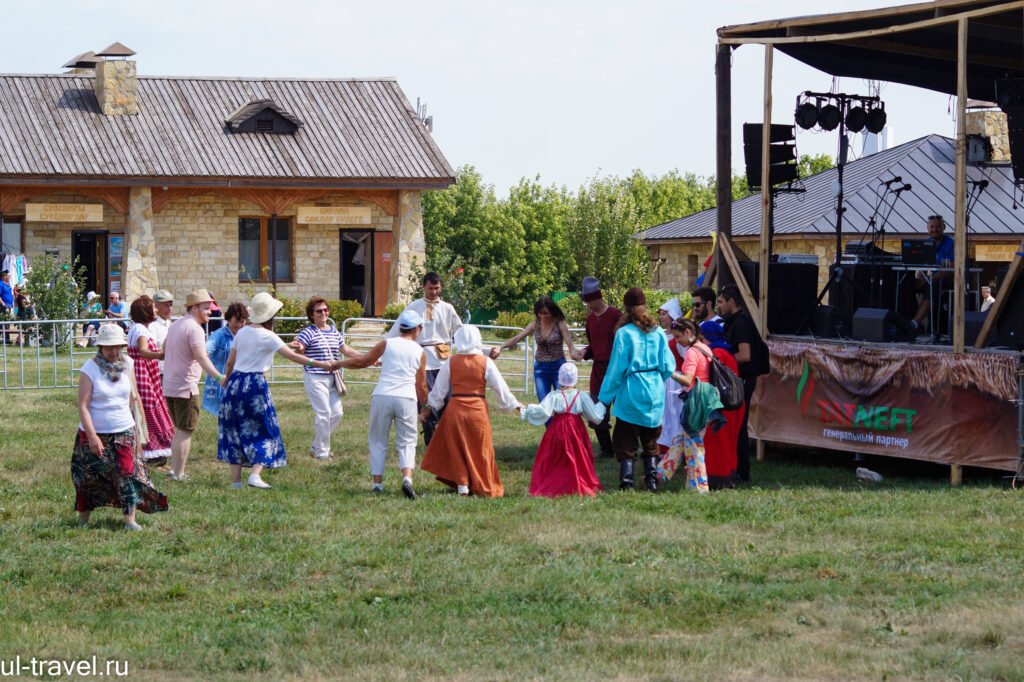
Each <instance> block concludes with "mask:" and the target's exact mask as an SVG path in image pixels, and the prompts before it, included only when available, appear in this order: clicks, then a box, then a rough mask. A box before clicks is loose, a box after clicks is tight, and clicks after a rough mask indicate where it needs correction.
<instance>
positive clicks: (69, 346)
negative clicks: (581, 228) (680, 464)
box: [0, 317, 589, 395]
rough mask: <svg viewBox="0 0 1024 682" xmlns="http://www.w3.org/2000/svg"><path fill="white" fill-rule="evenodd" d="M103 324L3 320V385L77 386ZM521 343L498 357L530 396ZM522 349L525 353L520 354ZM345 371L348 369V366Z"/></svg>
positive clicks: (292, 373) (276, 367)
mask: <svg viewBox="0 0 1024 682" xmlns="http://www.w3.org/2000/svg"><path fill="white" fill-rule="evenodd" d="M277 320H278V321H279V322H296V321H297V322H307V320H306V318H304V317H279V318H277ZM99 324H117V323H116V322H112V321H110V320H98V319H90V318H79V319H67V320H10V321H4V322H0V390H4V389H7V390H11V389H22V390H29V389H48V388H74V387H76V386H77V385H78V372H79V370H80V369H81V368H82V365H83V364H84V363H85V361H86V360H88V359H89V358H91V357H92V356H94V355H95V354H96V349H95V348H92V347H89V346H88V345H87V344H88V341H89V338H90V337H89V336H88V335H87V333H86V330H87V329H88V328H90V327H93V326H94V325H95V326H98V325H99ZM128 324H129V325H130V324H131V323H130V322H129V323H128ZM224 324H226V322H224ZM391 324H392V321H391V320H382V319H381V318H378V317H352V318H348V319H346V320H344V321H343V322H342V323H341V325H340V327H339V330H340V331H341V333H342V335H343V336H344V337H345V342H346V343H347V344H349V345H351V346H353V347H355V348H357V349H359V350H368V349H369V348H370V347H372V346H373V345H374V344H376V343H377V342H378V341H380V340H381V339H382V338H384V336H385V335H386V333H387V330H388V329H389V328H390V325H391ZM303 326H305V325H303ZM476 326H477V327H478V328H479V329H480V333H481V335H482V336H483V337H484V345H485V346H488V345H498V344H500V343H501V342H502V340H501V339H497V337H496V334H495V332H497V331H501V330H503V331H508V332H512V334H513V335H514V334H516V333H518V332H520V331H522V329H521V328H519V327H501V326H495V325H476ZM570 332H571V333H574V334H575V335H579V334H581V333H582V332H583V330H582V329H570ZM279 334H280V336H281V338H283V339H284V340H285V341H291V340H293V339H294V338H295V337H296V336H298V332H289V333H281V332H279ZM519 345H520V347H521V348H522V351H516V350H512V351H505V353H503V354H502V355H501V356H500V357H499V358H498V360H497V361H496V362H497V363H498V367H499V369H501V372H502V375H503V376H504V377H505V379H506V381H508V383H509V388H510V389H511V390H512V392H513V393H520V394H523V395H529V394H530V393H532V387H533V363H532V359H533V357H534V345H533V337H532V336H528V337H526V338H525V339H523V340H522V341H521V342H520V344H519ZM520 352H521V353H522V356H520V355H519V353H520ZM586 364H589V363H586ZM581 369H583V368H582V367H581ZM350 371H351V370H350ZM358 371H359V372H360V374H359V375H357V376H351V375H350V376H349V377H347V378H346V382H347V383H351V384H374V383H376V381H375V380H373V381H369V380H366V379H365V376H364V375H363V374H362V373H364V372H376V371H379V370H378V368H375V367H370V368H367V369H365V370H358ZM342 373H343V374H344V370H342ZM588 375H589V372H588V374H587V375H584V374H583V372H582V371H581V373H580V379H581V380H582V379H584V378H587V376H588ZM520 380H521V383H520ZM267 381H268V382H269V383H275V384H298V383H302V368H301V367H300V366H299V365H296V364H294V363H291V362H275V363H274V364H273V365H272V366H271V368H270V371H269V372H268V373H267Z"/></svg>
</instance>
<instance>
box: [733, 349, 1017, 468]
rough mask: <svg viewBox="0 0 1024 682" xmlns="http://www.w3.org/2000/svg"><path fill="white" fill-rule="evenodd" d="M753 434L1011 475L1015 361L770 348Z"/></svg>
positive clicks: (883, 351)
mask: <svg viewBox="0 0 1024 682" xmlns="http://www.w3.org/2000/svg"><path fill="white" fill-rule="evenodd" d="M768 346H769V350H770V352H771V373H770V374H769V375H767V376H764V377H761V379H759V380H758V388H757V391H756V392H755V394H754V400H753V401H752V404H751V411H750V426H751V435H753V436H754V437H756V438H762V439H764V440H768V441H774V442H779V443H792V444H795V445H801V446H805V447H821V448H823V449H829V450H844V451H849V452H859V453H864V454H881V455H885V454H888V455H898V456H900V457H910V458H913V459H921V460H925V461H931V462H939V463H944V464H954V463H955V464H962V465H966V466H985V467H989V468H1006V469H1008V470H1014V469H1015V468H1016V457H1017V445H1016V433H1017V415H1016V407H1015V404H1014V400H1015V398H1016V393H1017V358H1016V357H1015V356H1011V355H1008V354H999V353H961V354H955V353H951V352H947V351H943V350H910V349H907V348H903V347H899V346H892V347H879V346H877V345H874V346H859V345H852V344H838V343H828V342H821V341H811V340H808V341H802V340H801V341H796V340H785V341H782V340H776V339H769V340H768Z"/></svg>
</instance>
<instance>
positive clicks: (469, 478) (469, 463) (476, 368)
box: [420, 325, 523, 497]
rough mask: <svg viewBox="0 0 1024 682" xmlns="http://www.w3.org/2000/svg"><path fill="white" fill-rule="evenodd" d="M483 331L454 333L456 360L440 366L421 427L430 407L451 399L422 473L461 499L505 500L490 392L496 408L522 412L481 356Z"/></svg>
mask: <svg viewBox="0 0 1024 682" xmlns="http://www.w3.org/2000/svg"><path fill="white" fill-rule="evenodd" d="M482 347H483V341H482V340H481V338H480V330H479V329H477V328H476V327H474V326H473V325H466V326H464V327H462V328H461V329H459V331H457V332H455V353H456V354H455V355H453V356H451V357H450V358H448V360H447V361H446V362H445V364H443V365H442V366H441V370H440V371H439V372H438V374H437V379H436V381H435V382H434V388H433V389H432V390H431V391H430V395H429V397H428V398H427V406H426V407H424V408H423V411H422V412H421V413H420V423H422V422H423V421H425V420H426V418H427V415H429V414H430V408H431V407H433V408H434V409H438V408H440V407H441V406H442V405H444V400H445V398H446V397H447V396H448V391H449V388H450V389H451V397H450V398H449V400H448V407H446V408H445V410H444V414H443V415H442V416H441V421H440V422H438V425H437V430H436V431H435V432H434V437H433V438H431V439H430V445H428V446H427V452H426V454H424V455H423V463H422V464H420V468H421V469H423V470H424V471H429V472H430V473H432V474H434V475H435V476H437V479H438V480H439V481H441V482H442V483H445V484H447V485H450V486H451V487H453V488H456V489H457V490H458V492H459V494H461V495H468V494H470V493H472V494H474V495H478V496H480V497H501V496H502V495H504V494H505V488H504V487H503V486H502V484H501V478H500V477H499V476H498V465H497V463H496V462H495V459H494V442H493V441H492V439H491V414H490V410H489V408H488V407H487V395H486V393H485V392H486V390H487V387H488V386H490V387H491V390H492V391H494V396H495V397H496V398H497V400H498V407H499V408H501V409H502V410H506V411H511V410H519V409H522V407H523V406H522V404H521V403H520V402H519V401H518V400H516V399H515V397H514V396H513V395H512V392H511V391H510V390H509V389H508V384H506V383H505V380H504V379H503V378H502V376H501V373H500V372H499V371H498V368H497V366H496V365H495V364H494V361H493V360H491V358H489V357H487V356H485V355H483V354H482Z"/></svg>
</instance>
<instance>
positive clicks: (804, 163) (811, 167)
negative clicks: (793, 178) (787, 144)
mask: <svg viewBox="0 0 1024 682" xmlns="http://www.w3.org/2000/svg"><path fill="white" fill-rule="evenodd" d="M835 165H836V163H835V161H833V160H832V157H831V156H829V155H828V154H816V155H814V156H811V155H810V154H801V155H800V159H799V160H798V161H797V169H796V172H797V174H798V175H799V176H800V177H801V178H806V177H808V176H810V175H814V174H816V173H821V172H822V171H827V170H828V169H829V168H834V167H835Z"/></svg>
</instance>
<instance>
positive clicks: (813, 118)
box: [796, 102, 818, 130]
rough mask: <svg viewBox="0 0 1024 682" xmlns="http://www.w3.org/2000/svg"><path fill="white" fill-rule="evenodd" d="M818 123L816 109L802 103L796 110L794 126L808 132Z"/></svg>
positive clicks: (813, 106) (806, 103)
mask: <svg viewBox="0 0 1024 682" xmlns="http://www.w3.org/2000/svg"><path fill="white" fill-rule="evenodd" d="M817 122H818V107H817V106H815V105H814V104H811V103H810V102H804V103H803V104H801V105H799V106H798V107H797V108H796V124H797V125H798V126H800V127H801V128H803V129H804V130H810V129H811V128H813V127H814V126H815V124H816V123H817Z"/></svg>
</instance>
